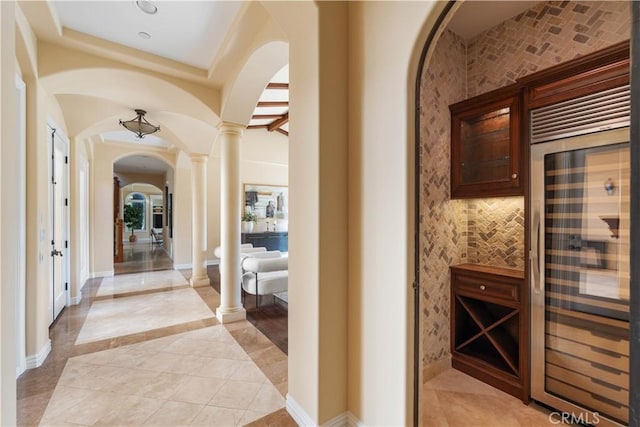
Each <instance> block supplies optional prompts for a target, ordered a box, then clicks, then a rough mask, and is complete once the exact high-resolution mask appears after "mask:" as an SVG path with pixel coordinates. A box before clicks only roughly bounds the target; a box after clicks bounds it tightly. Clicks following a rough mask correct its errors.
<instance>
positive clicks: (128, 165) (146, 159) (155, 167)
mask: <svg viewBox="0 0 640 427" xmlns="http://www.w3.org/2000/svg"><path fill="white" fill-rule="evenodd" d="M169 169H171V167H170V166H169V165H168V164H166V163H165V162H163V161H162V160H158V159H156V158H155V157H150V156H142V155H140V156H129V157H125V158H124V159H120V160H118V161H117V162H115V163H114V164H113V171H114V172H116V173H143V174H151V175H164V174H165V172H167V171H168V170H169Z"/></svg>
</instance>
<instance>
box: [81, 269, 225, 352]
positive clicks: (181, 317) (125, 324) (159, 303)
mask: <svg viewBox="0 0 640 427" xmlns="http://www.w3.org/2000/svg"><path fill="white" fill-rule="evenodd" d="M120 277H123V278H125V280H126V275H122V276H115V277H114V280H118V278H120ZM183 279H184V278H183ZM147 286H148V287H150V288H152V287H153V286H154V282H153V281H147ZM136 288H138V289H141V288H142V289H144V288H145V286H143V285H142V284H140V283H138V285H137V286H136ZM214 316H215V315H214V313H213V312H212V311H211V309H210V308H209V307H208V306H207V304H205V302H204V301H203V300H202V298H200V297H199V296H198V293H197V292H196V291H195V290H194V289H192V288H185V289H177V290H169V291H164V292H154V293H147V294H143V295H135V296H130V297H126V298H115V299H109V300H101V301H95V302H94V303H93V305H92V306H91V309H90V310H89V314H88V315H87V318H86V320H85V322H84V325H83V326H82V329H81V330H80V334H79V335H78V339H77V341H76V344H83V343H88V342H93V341H99V340H104V339H107V338H114V337H118V336H123V335H129V334H134V333H137V332H142V331H148V330H152V329H160V328H166V327H169V326H173V325H178V324H182V323H188V322H193V321H195V320H199V319H207V318H212V317H214Z"/></svg>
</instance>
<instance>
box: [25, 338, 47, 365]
mask: <svg viewBox="0 0 640 427" xmlns="http://www.w3.org/2000/svg"><path fill="white" fill-rule="evenodd" d="M49 352H51V340H47V343H46V344H45V345H44V347H42V348H41V349H40V351H39V352H38V354H32V355H30V356H27V366H26V368H27V369H33V368H37V367H38V366H41V365H42V364H43V363H44V361H45V360H47V356H48V355H49Z"/></svg>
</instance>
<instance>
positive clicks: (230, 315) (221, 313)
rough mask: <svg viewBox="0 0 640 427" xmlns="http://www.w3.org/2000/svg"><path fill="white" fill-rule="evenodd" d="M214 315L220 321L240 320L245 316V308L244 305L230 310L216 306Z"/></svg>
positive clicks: (231, 321)
mask: <svg viewBox="0 0 640 427" xmlns="http://www.w3.org/2000/svg"><path fill="white" fill-rule="evenodd" d="M216 317H217V318H218V322H220V323H233V322H240V321H242V320H245V319H246V318H247V310H245V309H244V307H238V308H237V309H232V310H229V309H228V308H227V309H223V308H221V307H218V308H217V309H216Z"/></svg>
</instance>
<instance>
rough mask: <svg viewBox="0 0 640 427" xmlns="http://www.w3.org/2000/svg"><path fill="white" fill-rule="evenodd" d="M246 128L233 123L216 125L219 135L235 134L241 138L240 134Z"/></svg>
mask: <svg viewBox="0 0 640 427" xmlns="http://www.w3.org/2000/svg"><path fill="white" fill-rule="evenodd" d="M246 128H247V127H246V126H245V125H239V124H237V123H233V122H224V121H222V122H220V123H219V124H218V130H219V131H220V133H221V134H236V135H238V136H242V133H243V132H244V130H245V129H246Z"/></svg>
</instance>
